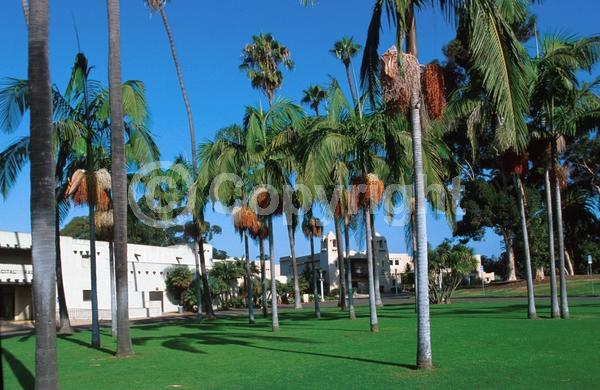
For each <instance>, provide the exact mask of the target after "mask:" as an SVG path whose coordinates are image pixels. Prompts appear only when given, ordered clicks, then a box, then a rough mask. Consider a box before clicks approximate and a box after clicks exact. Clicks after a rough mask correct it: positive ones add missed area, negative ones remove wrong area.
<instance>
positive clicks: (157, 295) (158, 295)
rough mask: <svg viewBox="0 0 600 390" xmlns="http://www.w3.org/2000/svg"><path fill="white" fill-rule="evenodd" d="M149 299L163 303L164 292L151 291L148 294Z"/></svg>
mask: <svg viewBox="0 0 600 390" xmlns="http://www.w3.org/2000/svg"><path fill="white" fill-rule="evenodd" d="M148 298H149V299H150V300H151V301H161V302H162V300H163V292H162V291H150V292H149V293H148Z"/></svg>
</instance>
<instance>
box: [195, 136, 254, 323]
mask: <svg viewBox="0 0 600 390" xmlns="http://www.w3.org/2000/svg"><path fill="white" fill-rule="evenodd" d="M246 142H247V133H246V131H245V129H243V128H242V127H240V126H237V125H233V126H229V127H226V128H223V129H221V130H219V131H218V132H217V135H216V137H215V140H214V141H213V142H207V143H204V144H202V145H201V146H200V162H201V165H200V175H199V182H201V183H203V184H202V185H200V187H204V188H208V186H210V185H211V183H214V182H215V181H216V180H218V177H219V176H218V175H219V174H236V175H238V177H240V178H242V180H243V184H244V186H243V188H237V187H235V186H230V187H227V188H220V189H219V191H218V192H217V193H210V194H207V195H209V196H210V197H211V198H212V200H213V201H219V202H221V203H222V204H224V205H225V206H227V207H232V206H234V205H236V204H237V205H238V206H241V207H238V208H236V209H234V212H233V224H234V227H235V229H236V231H238V232H239V233H240V237H241V239H242V242H243V245H244V253H245V259H244V264H245V265H244V268H245V271H246V290H247V297H248V317H249V322H250V323H251V324H254V323H255V319H254V307H253V296H252V277H251V274H250V257H249V248H248V234H253V235H258V234H259V229H260V227H259V221H258V219H257V216H256V214H255V213H254V212H253V211H252V210H251V209H250V208H248V205H247V204H241V199H242V198H244V196H246V195H247V194H248V192H249V188H250V184H251V180H250V178H249V174H250V170H251V160H250V156H249V152H248V148H247V143H246ZM206 198H207V199H208V196H207V197H206Z"/></svg>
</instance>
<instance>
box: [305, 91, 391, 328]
mask: <svg viewBox="0 0 600 390" xmlns="http://www.w3.org/2000/svg"><path fill="white" fill-rule="evenodd" d="M328 95H329V100H328V113H327V117H326V118H324V120H323V121H322V123H321V124H320V125H318V126H314V127H313V128H312V129H311V130H310V131H307V132H306V134H304V136H303V138H302V140H301V141H300V142H299V143H298V144H299V146H298V147H299V149H300V151H299V152H298V154H299V155H300V156H301V157H300V158H299V159H300V160H301V161H302V162H303V166H304V168H303V171H304V180H305V181H306V182H307V183H310V184H312V185H315V184H319V185H324V186H325V188H328V189H329V191H328V193H329V194H334V198H335V199H336V202H335V203H337V206H336V205H335V204H334V205H331V204H328V205H325V206H326V209H327V208H329V212H330V213H331V215H333V216H334V218H335V219H334V221H335V223H336V224H337V225H338V226H339V225H340V224H341V223H342V221H344V223H345V224H346V225H348V223H346V221H345V219H346V215H347V213H348V212H357V211H358V209H357V208H356V206H357V205H358V203H356V202H355V201H356V196H354V197H350V199H351V200H346V199H345V195H344V191H343V190H344V189H346V188H347V186H348V185H350V184H351V183H350V182H349V181H348V178H349V177H352V176H354V177H355V179H357V180H360V179H361V178H365V177H367V176H368V175H369V174H370V173H373V172H375V171H377V172H378V174H380V175H381V176H385V175H387V173H385V172H384V171H385V170H386V166H387V162H386V160H385V159H386V156H385V155H384V154H383V145H384V144H385V140H386V136H385V135H384V134H385V133H384V130H387V129H395V127H394V126H387V128H386V126H382V124H383V123H384V121H383V120H382V118H383V117H382V116H381V115H378V114H373V115H370V116H366V117H363V115H362V113H360V112H358V113H357V112H356V111H355V110H353V109H352V107H351V105H350V103H349V102H348V100H347V99H346V98H345V97H344V95H343V93H342V91H341V88H340V87H339V84H338V83H337V81H335V80H334V81H333V82H332V85H331V87H330V89H329V93H328ZM388 135H389V137H388V138H389V141H390V143H391V144H393V143H394V142H392V140H393V139H395V138H397V134H395V133H394V132H391V131H390V132H389V134H388ZM358 184H360V183H358ZM363 184H364V183H363ZM379 200H380V198H379V199H378V200H377V202H374V203H373V204H374V205H375V204H377V203H379ZM340 201H341V202H340ZM369 203H371V202H369ZM338 206H339V207H338ZM336 209H337V210H336ZM361 210H362V211H365V210H366V212H364V213H362V217H366V216H368V214H369V213H370V212H372V209H371V205H370V204H368V205H367V204H365V205H363V207H361ZM348 222H349V221H348ZM364 223H365V226H366V227H367V230H368V241H369V242H370V241H371V239H372V233H371V228H370V227H371V218H370V217H369V218H368V221H367V220H364ZM346 228H348V226H346ZM340 230H341V229H340ZM338 236H339V237H338V240H340V241H341V235H338ZM365 238H366V239H367V237H365ZM372 250H373V248H372V245H371V244H370V243H369V244H368V245H367V259H368V260H367V261H368V263H369V265H368V269H369V309H370V312H371V330H372V331H374V332H376V331H377V330H378V318H377V307H376V293H375V275H374V273H375V270H374V262H373V252H372ZM349 283H351V281H350V282H349ZM344 284H345V283H344ZM371 287H372V288H371Z"/></svg>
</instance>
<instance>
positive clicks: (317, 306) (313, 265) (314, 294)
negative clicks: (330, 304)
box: [310, 233, 321, 318]
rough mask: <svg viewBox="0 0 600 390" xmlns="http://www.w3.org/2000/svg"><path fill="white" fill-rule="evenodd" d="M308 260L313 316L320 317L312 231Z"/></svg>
mask: <svg viewBox="0 0 600 390" xmlns="http://www.w3.org/2000/svg"><path fill="white" fill-rule="evenodd" d="M310 260H311V264H312V279H313V280H312V282H313V283H312V289H313V302H314V303H315V317H317V318H321V305H320V304H319V293H318V291H319V290H318V287H317V283H318V281H317V278H318V276H317V264H316V261H315V238H314V237H313V235H312V233H311V235H310Z"/></svg>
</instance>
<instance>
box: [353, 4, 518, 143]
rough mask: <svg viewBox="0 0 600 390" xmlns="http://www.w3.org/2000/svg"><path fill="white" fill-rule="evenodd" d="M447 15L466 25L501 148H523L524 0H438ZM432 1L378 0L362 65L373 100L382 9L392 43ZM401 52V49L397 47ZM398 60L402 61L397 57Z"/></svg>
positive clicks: (468, 42)
mask: <svg viewBox="0 0 600 390" xmlns="http://www.w3.org/2000/svg"><path fill="white" fill-rule="evenodd" d="M434 3H438V4H439V5H440V7H441V8H442V10H443V11H444V12H445V13H446V15H447V17H448V18H450V17H451V16H453V15H456V16H457V23H456V24H457V27H458V28H459V29H464V30H465V31H466V36H467V39H466V42H467V44H468V49H469V52H470V54H471V60H472V68H473V70H475V71H476V72H477V73H478V74H479V75H480V77H481V80H482V82H481V86H482V89H483V91H484V92H485V93H486V95H487V96H489V98H490V100H491V101H492V102H493V105H494V108H495V111H496V116H497V118H498V126H497V138H498V142H499V146H500V147H501V148H502V149H507V148H510V147H513V148H515V149H518V150H523V149H524V148H525V147H526V144H527V126H526V124H525V116H526V114H527V110H528V102H527V73H526V72H527V62H528V57H527V56H526V53H525V50H524V49H523V47H522V45H521V44H520V42H519V41H518V39H517V37H516V36H515V33H514V31H513V27H512V26H513V25H514V24H516V23H518V22H520V21H524V20H525V19H526V18H527V16H528V4H529V2H528V1H525V0H508V1H502V2H497V1H495V0H455V1H446V0H440V1H437V2H434ZM429 4H431V2H426V1H424V0H409V1H405V0H376V1H375V5H374V8H373V14H372V17H371V21H370V24H369V28H368V34H367V41H366V44H365V50H364V55H363V60H362V65H361V82H362V85H363V86H364V87H365V88H366V89H367V90H368V92H369V94H370V95H371V97H372V101H373V102H375V100H376V99H375V97H376V96H377V94H378V88H379V86H378V80H377V76H378V74H379V54H378V48H379V43H380V31H381V29H382V18H383V14H384V13H385V14H387V17H388V19H389V20H390V21H391V24H392V25H394V26H395V27H396V46H397V47H398V48H400V47H402V42H401V39H402V37H404V36H405V35H406V34H407V33H408V31H409V29H410V25H409V23H410V17H411V16H412V15H414V12H415V10H416V9H420V8H422V7H424V6H425V5H429ZM399 53H401V51H400V50H399ZM399 63H401V61H400V58H399Z"/></svg>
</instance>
